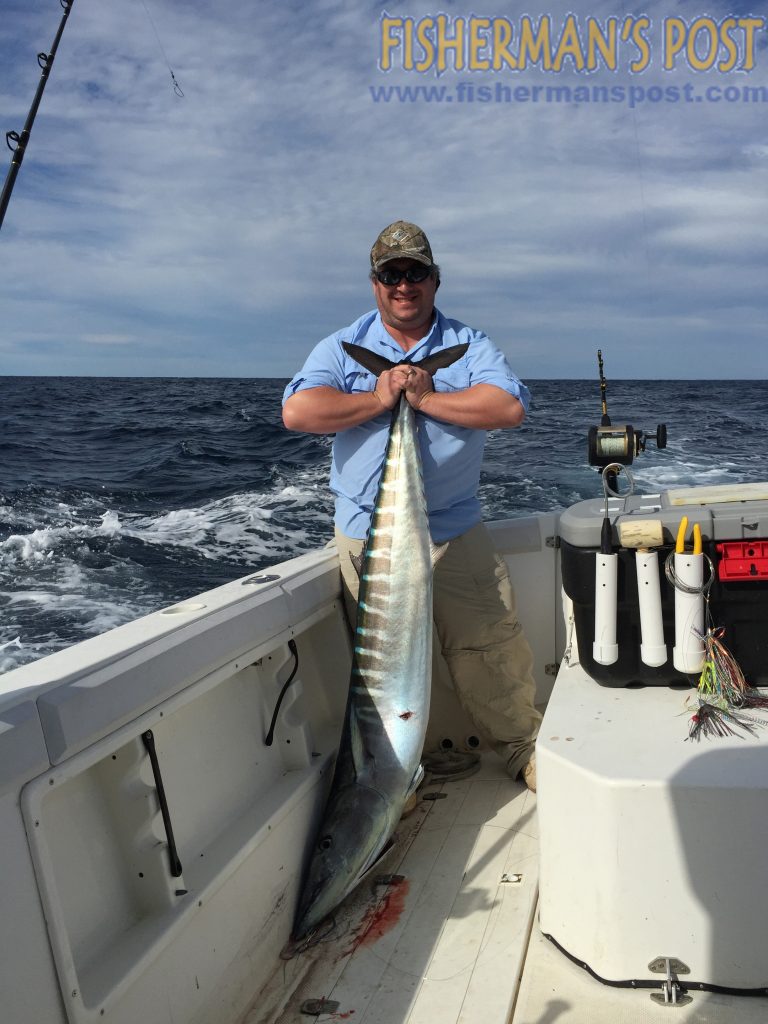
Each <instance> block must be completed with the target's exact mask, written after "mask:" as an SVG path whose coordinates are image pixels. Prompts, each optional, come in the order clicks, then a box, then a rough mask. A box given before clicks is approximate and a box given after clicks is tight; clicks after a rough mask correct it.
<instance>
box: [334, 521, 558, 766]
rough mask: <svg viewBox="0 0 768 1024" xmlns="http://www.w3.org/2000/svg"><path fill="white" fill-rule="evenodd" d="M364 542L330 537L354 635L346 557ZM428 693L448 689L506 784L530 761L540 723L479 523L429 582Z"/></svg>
mask: <svg viewBox="0 0 768 1024" xmlns="http://www.w3.org/2000/svg"><path fill="white" fill-rule="evenodd" d="M363 544H364V542H363V541H361V540H354V539H353V538H351V537H347V536H345V535H344V534H343V533H340V532H339V531H338V530H337V531H336V545H337V548H338V552H339V562H340V565H341V574H342V579H343V582H344V599H345V603H346V608H347V615H348V617H349V621H350V623H352V625H353V628H354V623H355V619H356V614H357V590H358V578H357V573H356V572H355V568H354V566H353V565H352V561H351V559H350V554H354V555H358V554H359V553H360V552H361V551H362V549H363ZM434 620H435V643H434V649H433V661H432V685H433V687H434V686H437V685H441V684H442V685H445V683H446V682H447V683H448V685H449V686H452V688H453V690H454V692H455V693H456V695H457V697H458V699H459V701H460V703H461V705H462V706H463V708H464V710H465V711H466V712H467V714H468V715H469V717H470V719H471V720H472V722H473V723H474V726H475V728H476V729H477V732H478V735H479V736H480V737H482V739H484V740H485V742H486V743H488V745H489V746H490V747H491V748H492V749H493V750H495V751H496V753H497V754H499V755H500V756H501V757H502V758H503V759H504V761H505V762H506V765H507V771H508V772H509V774H510V775H511V776H513V777H515V776H516V775H517V774H518V772H520V771H521V770H522V769H523V768H524V767H525V765H526V764H527V763H528V761H529V760H530V757H531V755H532V754H533V748H534V742H535V739H536V733H537V732H538V729H539V724H540V722H541V715H540V714H539V712H538V711H537V710H536V708H535V707H534V704H533V702H534V699H535V692H536V684H535V682H534V679H533V671H532V670H533V655H532V654H531V649H530V647H529V646H528V641H527V640H526V639H525V635H524V633H523V630H522V627H521V626H520V623H519V622H518V619H517V611H516V606H515V595H514V592H513V590H512V584H511V583H510V580H509V574H508V572H507V567H506V564H505V562H504V559H503V558H502V557H501V556H500V555H498V554H497V553H496V551H495V549H494V547H493V543H492V541H491V538H490V535H489V533H488V531H487V529H486V528H485V526H483V525H482V524H481V523H480V524H478V525H477V526H473V527H472V529H470V530H467V532H466V533H463V534H461V536H459V537H455V538H454V539H453V540H451V541H450V542H449V544H448V549H447V551H446V552H445V554H444V555H443V556H442V558H441V559H440V561H439V562H438V563H437V566H436V568H435V578H434Z"/></svg>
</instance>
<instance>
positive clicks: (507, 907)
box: [242, 755, 768, 1024]
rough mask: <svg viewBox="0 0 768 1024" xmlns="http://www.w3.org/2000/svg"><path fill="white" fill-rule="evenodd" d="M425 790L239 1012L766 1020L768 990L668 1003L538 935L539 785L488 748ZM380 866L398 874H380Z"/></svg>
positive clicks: (258, 1016)
mask: <svg viewBox="0 0 768 1024" xmlns="http://www.w3.org/2000/svg"><path fill="white" fill-rule="evenodd" d="M423 793H424V794H426V795H428V794H432V793H439V794H441V797H440V799H438V800H435V801H432V800H429V799H426V800H424V799H423V800H422V802H421V804H420V805H419V807H418V808H417V810H416V811H415V812H414V814H413V815H412V816H411V817H409V818H407V819H404V821H403V822H402V823H401V834H400V841H399V843H398V846H397V848H396V849H395V851H393V853H392V854H391V855H390V857H389V858H388V861H387V862H386V863H383V864H382V865H381V871H380V872H379V873H377V875H376V877H375V878H374V879H372V881H371V884H370V885H368V886H366V885H365V884H363V885H362V886H361V887H360V890H358V892H357V893H354V894H353V895H352V896H351V897H350V899H349V900H348V901H347V903H346V904H345V906H344V907H343V908H342V910H341V911H340V912H339V915H338V917H337V921H336V925H335V927H334V928H333V929H332V930H331V932H330V933H329V934H328V935H327V937H326V938H325V939H324V940H323V941H322V942H320V943H318V944H317V945H315V946H314V947H313V948H311V949H309V950H306V951H304V952H299V953H297V954H295V955H294V956H292V957H291V958H290V959H287V960H284V961H283V962H282V963H281V965H280V967H279V969H278V970H277V971H276V972H275V973H274V974H273V976H272V978H271V980H270V981H269V983H268V984H267V985H266V987H265V988H264V989H263V990H262V992H261V993H260V994H259V996H258V997H257V999H256V1000H255V1002H254V1003H253V1005H252V1007H251V1010H250V1012H249V1013H248V1014H247V1015H246V1016H245V1017H244V1018H243V1021H242V1024H300V1022H302V1024H303V1022H305V1021H307V1020H308V1019H312V1015H311V1014H310V1015H309V1016H308V1014H307V1011H308V1010H310V1011H311V1009H312V1006H311V1003H312V1002H314V1003H315V1007H314V1009H315V1010H316V1011H320V1012H318V1013H317V1015H316V1019H317V1020H318V1021H319V1022H321V1024H324V1022H326V1021H328V1022H331V1021H346V1020H349V1021H353V1022H354V1024H434V1022H435V1021H440V1024H585V1022H589V1024H624V1022H626V1024H630V1022H631V1024H654V1022H659V1024H662V1022H664V1021H669V1020H670V1019H671V1018H673V1019H674V1020H675V1021H678V1022H680V1024H693V1022H695V1024H735V1022H738V1024H765V1021H766V1020H768V998H756V997H750V996H734V995H730V994H718V993H712V992H703V991H693V992H691V993H690V994H691V995H692V1000H691V1002H689V1003H687V1004H686V1005H681V1006H678V1007H675V1008H672V1007H665V1006H663V1005H659V1004H658V1003H655V1002H654V1001H652V999H651V991H650V990H649V989H635V990H633V989H630V988H616V987H612V986H609V985H604V984H601V983H600V982H599V981H597V980H596V979H595V978H593V977H592V976H591V975H590V974H589V973H588V972H587V971H585V970H584V969H583V968H581V967H580V966H579V965H577V964H576V963H574V962H573V961H572V960H570V959H568V957H566V956H565V955H564V954H563V953H562V952H560V950H558V949H557V947H556V946H555V945H554V944H553V943H551V942H550V941H549V940H548V939H546V938H544V936H543V935H542V934H541V932H540V930H539V927H538V922H537V897H538V823H537V813H536V797H535V796H534V795H533V794H531V793H529V792H528V791H527V790H525V789H524V788H523V787H522V785H521V784H519V783H516V782H513V781H512V780H510V779H509V778H507V777H506V776H505V775H504V773H503V770H502V768H501V765H500V763H498V762H497V761H496V759H495V758H494V757H493V756H492V755H487V756H486V758H485V759H484V761H483V764H482V768H481V771H480V772H479V773H478V774H477V775H475V776H474V777H472V778H470V779H466V780H462V781H459V782H451V783H444V784H443V785H440V786H436V785H429V784H428V785H427V786H426V787H425V788H424V790H423ZM384 873H392V874H394V875H395V876H396V880H395V881H394V882H393V883H392V884H390V885H388V886H387V885H382V884H378V885H377V884H376V879H380V878H381V877H382V876H383V874H384ZM662 980H663V979H661V978H659V991H660V987H661V981H662ZM318 1001H320V1002H322V1001H327V1002H326V1003H325V1009H323V1007H322V1005H317V1003H318ZM337 1004H338V1005H337ZM302 1009H303V1012H302Z"/></svg>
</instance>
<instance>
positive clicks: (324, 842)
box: [317, 836, 333, 850]
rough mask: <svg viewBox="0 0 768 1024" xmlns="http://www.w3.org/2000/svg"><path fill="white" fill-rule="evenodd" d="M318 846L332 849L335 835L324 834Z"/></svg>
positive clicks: (323, 848)
mask: <svg viewBox="0 0 768 1024" xmlns="http://www.w3.org/2000/svg"><path fill="white" fill-rule="evenodd" d="M317 846H318V849H320V850H330V849H331V847H332V846H333V836H323V838H322V839H321V840H320V842H319V843H318V844H317Z"/></svg>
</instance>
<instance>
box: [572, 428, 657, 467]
mask: <svg viewBox="0 0 768 1024" xmlns="http://www.w3.org/2000/svg"><path fill="white" fill-rule="evenodd" d="M648 441H655V442H656V447H657V448H658V449H659V450H661V449H662V448H666V447H667V427H666V424H664V423H659V424H658V425H657V427H656V433H655V434H648V433H646V432H644V431H642V430H635V429H634V427H632V426H630V424H628V423H626V424H624V425H623V426H612V425H611V424H604V425H601V426H599V427H590V428H589V433H588V434H587V454H588V458H589V464H590V466H597V467H598V468H600V469H602V468H603V467H604V466H608V465H610V463H612V462H618V463H620V464H621V465H622V466H631V465H632V460H633V459H634V458H636V457H637V456H638V455H639V454H640V452H644V451H645V446H646V444H647V443H648Z"/></svg>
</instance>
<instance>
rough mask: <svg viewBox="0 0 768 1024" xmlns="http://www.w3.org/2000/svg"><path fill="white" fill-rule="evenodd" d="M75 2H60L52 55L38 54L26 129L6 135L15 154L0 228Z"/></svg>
mask: <svg viewBox="0 0 768 1024" xmlns="http://www.w3.org/2000/svg"><path fill="white" fill-rule="evenodd" d="M74 2H75V0H59V3H60V4H61V6H62V7H63V8H64V14H63V16H62V19H61V23H60V25H59V31H58V32H57V33H56V38H55V39H54V41H53V46H52V47H51V52H50V53H38V55H37V63H38V64H39V65H40V67H41V69H42V74H41V75H40V82H39V83H38V86H37V91H36V93H35V98H34V99H33V100H32V106H31V107H30V108H29V113H28V114H27V120H26V122H25V124H24V127H23V128H22V129H21V134H19V133H18V132H14V131H10V132H6V133H5V142H6V145H7V146H8V149H10V151H11V152H12V153H13V156H12V157H11V166H10V167H9V168H8V174H7V176H6V179H5V184H4V185H3V191H2V193H0V228H1V227H2V226H3V220H4V219H5V211H6V210H7V209H8V203H9V202H10V198H11V192H13V186H14V184H15V182H16V177H17V175H18V173H19V168H20V167H21V162H22V160H23V159H24V153H25V152H26V149H27V143H28V142H29V135H30V132H31V131H32V125H33V124H34V123H35V116H36V115H37V108H38V107H39V106H40V100H41V99H42V98H43V90H44V89H45V83H46V82H47V81H48V75H50V73H51V68H52V67H53V61H54V58H55V57H56V50H57V49H58V46H59V41H60V40H61V37H62V35H63V33H64V26H65V25H66V23H67V18H68V17H69V12H70V11H71V10H72V4H73V3H74Z"/></svg>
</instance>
